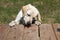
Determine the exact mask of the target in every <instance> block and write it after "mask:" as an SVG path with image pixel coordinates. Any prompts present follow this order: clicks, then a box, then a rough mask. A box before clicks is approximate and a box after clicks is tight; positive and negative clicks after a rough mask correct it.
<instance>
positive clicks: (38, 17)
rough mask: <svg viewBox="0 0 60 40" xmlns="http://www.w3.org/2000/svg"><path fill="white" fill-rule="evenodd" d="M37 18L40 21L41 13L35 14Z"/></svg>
mask: <svg viewBox="0 0 60 40" xmlns="http://www.w3.org/2000/svg"><path fill="white" fill-rule="evenodd" d="M37 20H38V21H39V22H41V15H40V14H38V15H37Z"/></svg>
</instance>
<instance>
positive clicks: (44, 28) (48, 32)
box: [40, 24, 56, 40]
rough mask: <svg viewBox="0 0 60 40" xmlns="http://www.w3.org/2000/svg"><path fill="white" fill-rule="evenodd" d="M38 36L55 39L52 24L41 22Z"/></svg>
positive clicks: (46, 39) (50, 39)
mask: <svg viewBox="0 0 60 40" xmlns="http://www.w3.org/2000/svg"><path fill="white" fill-rule="evenodd" d="M40 38H41V40H56V38H55V35H54V32H53V29H52V25H50V24H42V25H41V26H40Z"/></svg>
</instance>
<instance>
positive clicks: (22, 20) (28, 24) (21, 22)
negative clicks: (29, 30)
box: [20, 17, 32, 27]
mask: <svg viewBox="0 0 60 40" xmlns="http://www.w3.org/2000/svg"><path fill="white" fill-rule="evenodd" d="M20 24H23V25H24V26H26V27H29V26H31V24H32V23H31V22H30V21H28V22H25V20H24V17H22V18H21V20H20Z"/></svg>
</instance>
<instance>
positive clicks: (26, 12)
mask: <svg viewBox="0 0 60 40" xmlns="http://www.w3.org/2000/svg"><path fill="white" fill-rule="evenodd" d="M30 6H31V4H28V5H26V6H23V8H22V11H23V17H24V18H23V20H24V22H25V24H26V25H30V24H32V20H33V18H34V13H33V11H32V10H31V9H30Z"/></svg>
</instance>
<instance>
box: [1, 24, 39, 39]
mask: <svg viewBox="0 0 60 40" xmlns="http://www.w3.org/2000/svg"><path fill="white" fill-rule="evenodd" d="M0 40H39V37H38V27H37V26H36V25H31V27H29V28H27V27H24V26H23V25H15V26H14V27H11V28H10V27H9V26H8V25H0Z"/></svg>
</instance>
